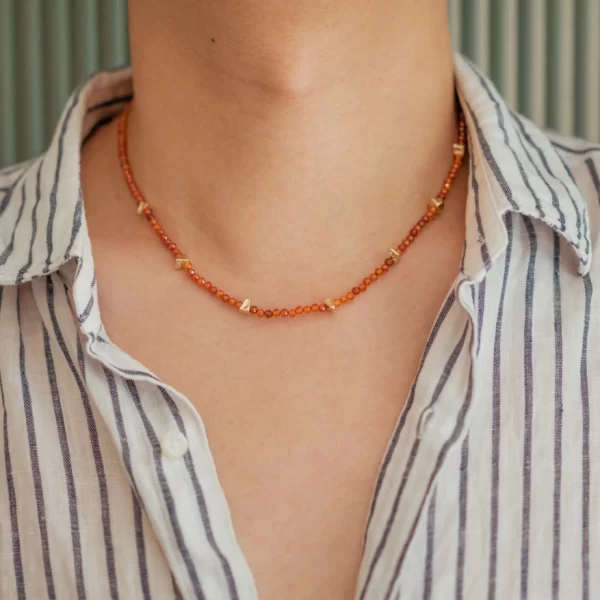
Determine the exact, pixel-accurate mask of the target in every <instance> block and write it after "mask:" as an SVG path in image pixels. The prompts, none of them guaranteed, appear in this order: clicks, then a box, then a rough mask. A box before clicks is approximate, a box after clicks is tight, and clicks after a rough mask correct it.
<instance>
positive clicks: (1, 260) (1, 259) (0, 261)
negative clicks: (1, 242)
mask: <svg viewBox="0 0 600 600" xmlns="http://www.w3.org/2000/svg"><path fill="white" fill-rule="evenodd" d="M26 198H27V196H26V195H25V185H23V186H21V206H20V207H19V214H18V215H17V220H16V222H15V226H14V227H13V230H12V235H11V236H10V242H9V243H8V246H6V248H5V249H4V251H3V252H2V254H0V267H1V266H2V265H5V264H6V261H7V260H8V258H9V256H10V255H11V254H12V253H13V250H14V248H15V235H16V234H17V229H18V228H19V223H20V222H21V217H22V216H23V211H24V210H25V200H26Z"/></svg>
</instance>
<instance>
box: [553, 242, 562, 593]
mask: <svg viewBox="0 0 600 600" xmlns="http://www.w3.org/2000/svg"><path fill="white" fill-rule="evenodd" d="M552 288H553V304H554V494H553V506H552V599H553V600H558V599H559V584H560V505H561V486H562V413H563V398H562V394H563V339H562V295H561V289H560V238H559V237H558V234H556V233H555V234H554V272H553V277H552Z"/></svg>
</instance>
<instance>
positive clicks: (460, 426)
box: [385, 324, 475, 600]
mask: <svg viewBox="0 0 600 600" xmlns="http://www.w3.org/2000/svg"><path fill="white" fill-rule="evenodd" d="M467 327H468V324H467ZM463 337H464V334H463ZM474 344H475V333H474V330H473V329H472V328H471V340H470V342H469V355H472V350H473V346H474ZM472 399H473V361H471V364H470V365H469V377H468V383H467V390H466V393H465V400H464V402H463V404H462V406H461V407H460V410H459V412H458V415H457V417H456V425H455V427H454V430H453V431H452V435H451V436H450V437H449V438H448V439H447V440H446V442H445V443H444V445H443V446H442V449H441V450H440V453H439V455H438V458H437V461H436V464H435V467H434V469H433V471H432V473H431V475H430V477H429V481H428V483H427V492H429V490H431V488H432V486H433V483H434V481H435V480H436V478H437V476H438V473H439V471H440V469H441V468H442V464H443V463H444V460H445V459H446V455H447V454H448V451H449V450H450V448H452V446H454V444H455V443H456V441H457V440H458V439H459V437H460V435H461V433H462V431H463V430H464V426H465V421H466V418H467V413H468V411H469V408H470V406H471V401H472ZM425 499H426V497H425V498H423V501H422V502H421V507H420V509H419V511H418V513H417V516H416V518H415V519H414V521H413V524H412V527H411V529H410V533H409V535H408V537H407V539H406V542H405V544H404V546H403V547H402V551H401V552H400V555H399V556H398V559H397V561H396V565H395V567H394V572H393V573H392V577H391V578H390V583H389V585H388V589H387V593H386V595H385V600H389V599H390V598H391V596H392V593H393V590H394V585H395V584H396V581H397V579H398V575H399V574H400V569H401V567H402V564H403V562H404V559H405V557H406V553H407V552H408V549H409V547H410V545H411V543H412V541H413V538H414V536H415V531H416V530H417V526H418V524H419V517H420V515H421V513H422V512H423V507H424V505H425Z"/></svg>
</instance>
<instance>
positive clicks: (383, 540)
mask: <svg viewBox="0 0 600 600" xmlns="http://www.w3.org/2000/svg"><path fill="white" fill-rule="evenodd" d="M468 328H469V323H467V325H465V328H464V330H463V333H462V335H461V336H460V339H459V340H458V342H457V343H456V346H455V347H454V349H453V350H452V352H451V354H450V356H449V357H448V360H447V361H446V364H445V365H444V368H443V370H442V374H441V375H440V378H439V379H438V382H437V384H436V386H435V389H434V391H433V394H432V397H431V401H430V402H429V404H428V406H427V408H426V409H425V410H424V411H423V413H422V414H425V412H426V411H427V410H431V408H432V407H433V406H434V405H435V404H437V401H438V400H439V397H440V395H441V394H442V392H443V390H444V387H445V386H446V383H447V381H448V379H449V377H450V375H451V374H452V371H453V370H454V366H455V365H456V362H457V361H458V358H459V356H460V354H461V352H462V349H463V347H464V345H465V339H466V336H467V330H468ZM420 444H421V438H420V436H418V437H417V438H416V439H415V441H414V442H413V446H412V448H411V451H410V455H409V458H408V461H407V463H406V466H405V467H404V472H403V474H402V480H401V483H400V486H399V487H398V490H397V492H396V495H395V497H394V502H393V503H392V509H391V511H390V514H389V516H388V519H387V521H386V524H385V528H384V530H383V534H382V536H381V537H380V538H379V543H378V544H377V547H376V549H375V553H374V555H373V559H372V560H371V564H370V565H369V571H368V574H367V578H366V580H365V583H364V586H363V589H362V592H361V594H360V600H362V599H363V598H364V597H365V595H366V593H367V590H368V588H369V584H370V583H371V578H372V577H373V573H374V571H375V567H376V566H377V563H378V562H379V560H380V559H381V556H382V554H383V551H384V548H385V546H386V544H387V541H388V539H389V535H390V532H391V530H392V526H393V524H394V522H395V520H396V516H397V514H398V507H399V506H400V500H401V499H402V495H403V493H404V489H405V488H406V483H407V481H408V478H409V476H410V474H411V472H412V468H413V465H414V463H415V460H416V457H417V454H418V451H419V446H420Z"/></svg>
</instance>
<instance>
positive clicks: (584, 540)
mask: <svg viewBox="0 0 600 600" xmlns="http://www.w3.org/2000/svg"><path fill="white" fill-rule="evenodd" d="M583 285H584V290H585V314H584V317H583V339H582V342H581V363H580V367H579V373H580V379H581V417H582V421H583V423H582V443H581V471H582V473H581V481H582V491H581V513H582V515H581V521H582V523H581V573H582V580H583V581H582V588H583V591H582V598H583V600H589V597H590V391H589V383H588V337H589V333H590V314H591V309H592V294H593V291H594V288H593V285H592V280H591V279H590V277H589V275H586V276H585V277H584V278H583Z"/></svg>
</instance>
